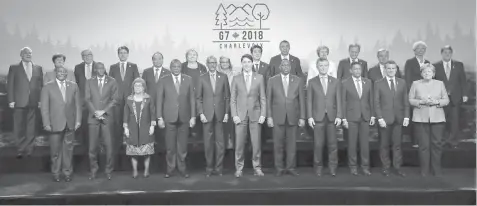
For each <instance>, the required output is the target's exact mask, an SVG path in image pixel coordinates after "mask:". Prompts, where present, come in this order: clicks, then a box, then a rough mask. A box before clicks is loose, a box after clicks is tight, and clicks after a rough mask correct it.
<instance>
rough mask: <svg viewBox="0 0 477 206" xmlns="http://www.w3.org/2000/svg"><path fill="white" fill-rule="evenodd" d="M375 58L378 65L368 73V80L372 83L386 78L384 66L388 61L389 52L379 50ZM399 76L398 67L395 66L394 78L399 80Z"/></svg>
mask: <svg viewBox="0 0 477 206" xmlns="http://www.w3.org/2000/svg"><path fill="white" fill-rule="evenodd" d="M377 56H378V61H379V62H378V64H376V65H375V66H374V67H371V68H370V69H369V71H368V78H369V79H371V81H373V83H374V82H376V81H377V80H380V79H382V78H384V77H386V76H387V72H386V68H385V65H384V64H386V62H388V61H389V50H386V49H379V50H378V53H377ZM396 66H397V65H396ZM401 76H402V75H401V72H400V71H399V66H397V70H396V77H398V78H401Z"/></svg>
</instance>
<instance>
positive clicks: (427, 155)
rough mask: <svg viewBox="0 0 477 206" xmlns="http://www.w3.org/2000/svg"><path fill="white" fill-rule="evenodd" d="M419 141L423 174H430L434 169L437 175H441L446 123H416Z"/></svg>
mask: <svg viewBox="0 0 477 206" xmlns="http://www.w3.org/2000/svg"><path fill="white" fill-rule="evenodd" d="M415 125H416V130H417V134H416V136H417V137H418V139H419V160H420V164H421V173H422V174H425V175H427V174H429V170H430V168H432V170H433V172H434V174H435V175H441V174H442V171H441V157H442V132H443V131H444V127H445V123H444V122H439V123H421V122H415Z"/></svg>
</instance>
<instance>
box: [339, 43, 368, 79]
mask: <svg viewBox="0 0 477 206" xmlns="http://www.w3.org/2000/svg"><path fill="white" fill-rule="evenodd" d="M360 51H361V45H359V44H350V45H349V46H348V52H349V57H347V58H344V59H342V60H341V61H340V62H339V63H338V75H337V78H338V79H341V80H344V79H347V78H348V77H351V76H352V74H351V73H350V68H351V64H352V63H353V62H358V63H360V64H361V69H362V70H363V71H362V73H361V76H362V77H366V76H367V75H368V62H366V61H364V60H362V59H358V55H359V52H360Z"/></svg>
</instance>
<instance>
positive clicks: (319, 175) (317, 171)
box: [315, 169, 321, 177]
mask: <svg viewBox="0 0 477 206" xmlns="http://www.w3.org/2000/svg"><path fill="white" fill-rule="evenodd" d="M315 174H316V176H318V177H321V169H317V170H316V171H315Z"/></svg>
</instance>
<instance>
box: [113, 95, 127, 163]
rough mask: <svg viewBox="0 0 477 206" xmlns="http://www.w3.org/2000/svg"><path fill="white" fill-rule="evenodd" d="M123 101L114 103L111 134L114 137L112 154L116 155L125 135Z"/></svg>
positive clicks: (124, 139)
mask: <svg viewBox="0 0 477 206" xmlns="http://www.w3.org/2000/svg"><path fill="white" fill-rule="evenodd" d="M124 103H125V101H123V100H119V101H118V103H117V104H116V105H114V127H113V128H114V129H113V133H112V135H113V136H114V137H116V138H114V140H113V144H114V151H113V152H114V154H115V155H118V154H119V151H120V148H121V145H123V142H125V141H126V136H125V135H124V128H123V119H124Z"/></svg>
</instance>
